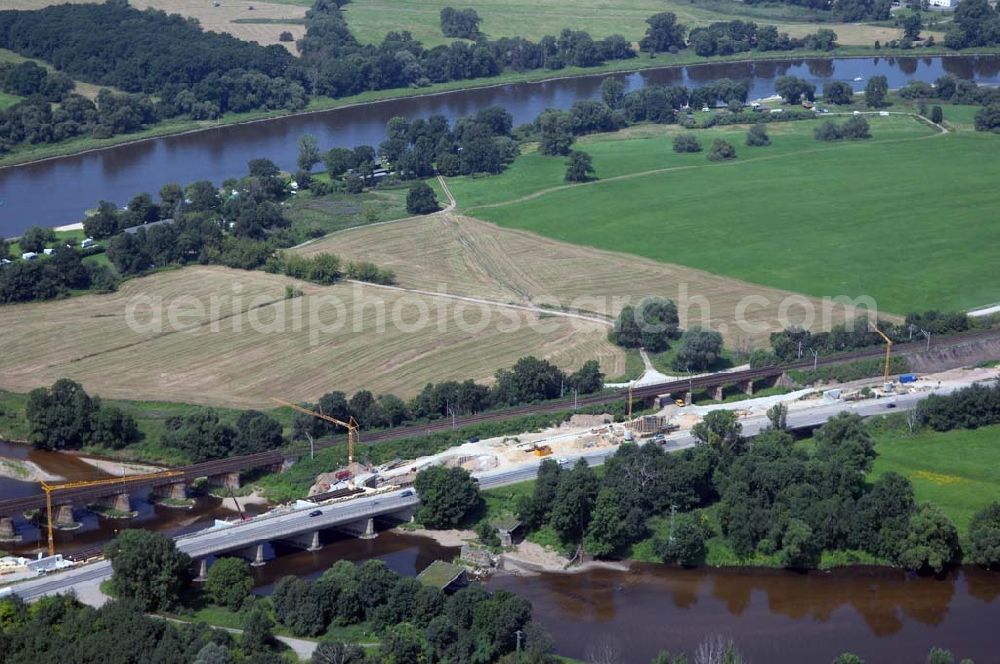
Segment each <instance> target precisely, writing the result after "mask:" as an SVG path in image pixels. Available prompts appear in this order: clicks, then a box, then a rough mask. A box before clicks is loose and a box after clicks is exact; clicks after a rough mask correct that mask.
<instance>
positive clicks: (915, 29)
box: [901, 11, 924, 41]
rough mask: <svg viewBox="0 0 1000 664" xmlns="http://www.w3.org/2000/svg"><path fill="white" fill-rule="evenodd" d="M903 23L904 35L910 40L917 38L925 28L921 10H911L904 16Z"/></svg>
mask: <svg viewBox="0 0 1000 664" xmlns="http://www.w3.org/2000/svg"><path fill="white" fill-rule="evenodd" d="M901 24H902V26H903V36H904V37H905V38H906V39H909V40H911V41H912V40H915V39H917V38H918V37H920V31H921V30H923V29H924V22H923V21H922V20H921V18H920V12H919V11H916V12H911V13H910V14H907V15H906V16H904V17H903V19H902V21H901Z"/></svg>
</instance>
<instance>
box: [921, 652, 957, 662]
mask: <svg viewBox="0 0 1000 664" xmlns="http://www.w3.org/2000/svg"><path fill="white" fill-rule="evenodd" d="M926 661H927V664H955V656H954V655H952V654H951V651H950V650H945V649H944V648H931V649H930V650H929V651H928V652H927V660H926Z"/></svg>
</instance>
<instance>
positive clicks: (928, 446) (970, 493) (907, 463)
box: [872, 425, 1000, 535]
mask: <svg viewBox="0 0 1000 664" xmlns="http://www.w3.org/2000/svg"><path fill="white" fill-rule="evenodd" d="M875 449H876V451H877V452H878V458H877V459H876V460H875V467H874V468H873V470H872V477H873V478H875V477H878V476H880V475H882V474H884V473H887V472H895V473H899V474H900V475H903V476H905V477H908V478H909V479H910V481H911V482H912V483H913V490H914V493H915V495H916V499H917V502H925V501H926V502H931V503H934V504H935V505H937V506H938V507H940V508H941V509H942V510H944V512H945V514H947V515H948V517H949V518H950V519H951V520H952V521H954V522H955V525H956V526H957V527H958V530H959V532H960V533H962V534H963V535H964V534H965V533H966V531H967V530H968V527H969V521H970V520H971V519H972V515H973V514H974V513H976V512H977V511H979V510H981V509H982V508H983V507H985V506H986V505H988V504H990V503H991V502H994V501H998V500H1000V425H998V426H991V427H984V428H982V429H959V430H955V431H948V432H944V433H939V432H936V431H922V432H919V433H917V434H916V435H912V436H911V435H908V434H905V433H901V432H898V431H896V432H891V431H890V432H885V433H881V434H878V435H877V437H876V445H875Z"/></svg>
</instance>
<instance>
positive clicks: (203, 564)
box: [194, 558, 208, 583]
mask: <svg viewBox="0 0 1000 664" xmlns="http://www.w3.org/2000/svg"><path fill="white" fill-rule="evenodd" d="M206 581H208V558H202V559H201V560H199V561H198V576H196V577H194V582H195V583H205V582H206Z"/></svg>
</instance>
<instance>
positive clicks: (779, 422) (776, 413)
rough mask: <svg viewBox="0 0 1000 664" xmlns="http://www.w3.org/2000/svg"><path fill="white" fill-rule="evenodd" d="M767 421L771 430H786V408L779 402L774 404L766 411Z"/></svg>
mask: <svg viewBox="0 0 1000 664" xmlns="http://www.w3.org/2000/svg"><path fill="white" fill-rule="evenodd" d="M767 419H768V421H769V422H770V423H771V428H772V429H777V430H778V431H785V430H786V429H788V406H787V405H785V404H784V403H780V402H779V403H776V404H774V405H773V406H771V407H770V408H768V409H767Z"/></svg>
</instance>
